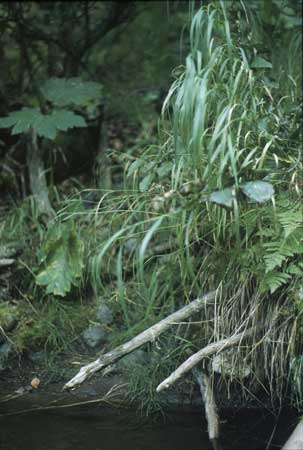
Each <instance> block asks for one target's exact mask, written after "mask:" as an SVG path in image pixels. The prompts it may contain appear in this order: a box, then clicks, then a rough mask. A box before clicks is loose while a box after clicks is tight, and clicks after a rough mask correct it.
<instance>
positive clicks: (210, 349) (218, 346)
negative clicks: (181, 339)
mask: <svg viewBox="0 0 303 450" xmlns="http://www.w3.org/2000/svg"><path fill="white" fill-rule="evenodd" d="M253 331H254V329H253V328H250V329H248V330H246V331H243V332H242V333H239V334H235V335H234V336H231V337H228V338H226V339H222V340H221V341H218V342H213V343H212V344H209V345H207V346H206V347H204V348H202V350H200V351H198V352H197V353H194V354H193V355H192V356H191V357H190V358H188V359H187V360H186V361H184V363H183V364H181V366H179V367H178V368H177V369H176V370H175V371H174V372H173V373H171V374H170V376H169V377H168V378H166V379H165V380H164V381H162V383H160V384H159V386H158V387H157V392H160V391H163V390H164V389H167V388H169V387H170V386H171V385H172V384H174V383H175V382H176V381H177V380H179V378H181V377H182V376H183V375H184V374H185V373H186V372H188V371H189V370H191V369H192V368H193V367H195V366H196V365H197V364H198V363H199V362H200V361H201V360H202V359H204V358H207V357H209V356H212V355H213V354H215V353H219V352H222V351H223V350H226V349H228V348H230V347H234V346H235V345H237V344H239V342H241V341H242V339H244V338H246V337H248V336H250V335H251V334H252V332H253Z"/></svg>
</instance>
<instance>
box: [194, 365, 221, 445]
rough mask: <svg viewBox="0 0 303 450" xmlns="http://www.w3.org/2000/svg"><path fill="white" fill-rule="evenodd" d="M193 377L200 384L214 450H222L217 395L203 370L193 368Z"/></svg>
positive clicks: (209, 435)
mask: <svg viewBox="0 0 303 450" xmlns="http://www.w3.org/2000/svg"><path fill="white" fill-rule="evenodd" d="M193 375H194V377H195V379H196V381H197V383H198V384H199V387H200V392H201V396H202V399H203V403H204V408H205V415H206V420H207V429H208V437H209V440H210V442H211V444H212V447H213V449H214V450H219V449H220V442H219V434H220V420H219V415H218V409H217V405H216V400H215V395H214V392H213V388H212V385H211V382H210V379H209V376H208V375H207V373H206V372H205V371H203V370H198V369H197V368H196V367H194V368H193Z"/></svg>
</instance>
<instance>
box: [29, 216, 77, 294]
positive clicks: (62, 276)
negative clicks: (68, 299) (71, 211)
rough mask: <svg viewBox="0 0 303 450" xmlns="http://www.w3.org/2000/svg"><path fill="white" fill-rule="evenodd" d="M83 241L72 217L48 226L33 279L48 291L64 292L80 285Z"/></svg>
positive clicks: (54, 292)
mask: <svg viewBox="0 0 303 450" xmlns="http://www.w3.org/2000/svg"><path fill="white" fill-rule="evenodd" d="M83 251H84V244H83V241H82V240H80V239H79V237H78V235H77V233H76V230H75V227H74V225H73V224H72V222H71V221H69V222H66V223H63V224H59V225H58V224H57V225H54V226H52V227H51V229H50V230H49V232H48V234H47V236H46V237H45V241H44V243H43V245H42V249H41V251H40V258H39V263H40V270H39V273H38V275H37V276H36V283H37V284H38V285H41V286H47V288H46V292H47V293H48V294H54V295H60V296H62V297H63V296H65V295H66V294H67V293H68V292H70V290H71V286H72V285H74V286H79V282H80V280H81V275H82V270H83Z"/></svg>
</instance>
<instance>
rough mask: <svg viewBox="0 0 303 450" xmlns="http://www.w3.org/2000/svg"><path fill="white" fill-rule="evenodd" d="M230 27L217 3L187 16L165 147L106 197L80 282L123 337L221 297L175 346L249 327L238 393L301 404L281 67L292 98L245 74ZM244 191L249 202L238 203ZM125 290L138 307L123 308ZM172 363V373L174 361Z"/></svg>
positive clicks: (295, 214) (296, 182) (258, 72)
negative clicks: (204, 299) (207, 296)
mask: <svg viewBox="0 0 303 450" xmlns="http://www.w3.org/2000/svg"><path fill="white" fill-rule="evenodd" d="M245 6H247V5H246V3H245ZM247 7H248V6H247ZM239 11H240V12H239ZM244 13H245V8H244V9H243V10H239V8H238V9H237V11H236V14H244ZM233 14H235V12H234V11H233V9H232V8H231V9H229V8H228V7H227V6H226V4H225V3H224V2H220V3H218V2H216V3H214V4H211V5H209V6H208V7H202V8H200V9H199V10H198V11H197V13H196V14H195V15H194V16H193V18H192V22H191V28H190V52H189V54H188V56H187V58H186V64H185V66H184V67H182V68H180V69H179V71H178V76H177V79H176V81H175V82H174V84H173V85H172V87H171V89H170V91H169V93H168V96H167V98H166V101H165V104H164V116H163V128H162V136H164V142H163V145H162V146H161V147H158V148H157V147H156V146H152V147H150V148H148V149H147V150H146V151H145V152H143V154H142V155H140V156H139V157H138V158H137V159H134V160H132V162H130V163H129V164H128V165H127V166H126V169H125V189H124V190H123V191H120V192H107V193H104V195H102V197H101V200H100V202H99V204H98V207H97V208H96V209H95V211H94V215H93V216H92V217H93V225H92V230H93V236H94V237H93V240H94V244H95V243H96V244H97V246H96V247H95V248H94V252H92V254H91V256H92V258H91V260H90V274H91V282H92V285H93V286H94V289H95V291H96V292H100V291H102V289H104V284H105V282H110V283H111V285H112V288H113V292H115V293H116V301H117V303H119V305H120V307H121V311H122V313H123V317H124V323H125V324H126V327H127V328H128V329H131V327H132V326H133V325H134V324H135V323H138V321H139V322H140V321H143V320H146V318H147V317H152V318H156V317H157V318H158V319H159V318H161V317H162V316H164V315H167V314H169V312H170V311H172V310H173V309H176V308H178V307H179V306H181V305H182V304H184V302H187V301H188V300H191V299H193V298H195V296H197V295H199V294H201V292H206V291H209V290H212V289H218V288H219V292H220V296H219V300H218V304H217V306H216V311H215V315H214V316H212V317H205V316H204V315H202V317H200V318H199V320H201V321H202V322H203V325H201V326H200V328H199V330H198V331H197V330H196V329H194V328H191V325H188V327H187V328H186V330H182V331H183V333H185V335H183V336H182V338H183V339H185V341H184V342H188V341H189V342H192V343H193V345H194V346H197V347H198V348H199V347H200V346H201V345H205V344H206V343H207V342H211V341H214V340H219V339H222V338H223V337H226V336H230V335H232V334H233V333H235V332H237V331H239V330H243V329H245V328H248V327H250V326H255V327H256V334H255V336H254V339H253V342H252V344H251V345H249V346H246V347H243V346H241V348H239V349H238V351H235V352H234V356H233V361H234V363H235V364H238V365H240V364H241V361H243V358H244V359H245V360H248V361H249V364H250V381H249V385H250V386H255V385H256V384H257V385H258V386H260V387H261V386H262V387H263V388H264V387H265V390H266V391H267V393H269V394H270V395H271V396H272V399H273V400H276V399H279V400H280V401H281V402H282V401H289V398H288V397H287V396H289V397H290V398H291V400H290V401H292V402H294V403H295V404H299V403H300V402H301V401H302V397H300V395H301V394H300V392H302V387H301V386H299V387H298V383H299V384H300V381H299V379H300V377H299V376H298V370H300V369H299V367H301V365H300V363H299V361H300V358H301V354H302V334H301V329H302V313H301V312H300V311H302V308H301V303H302V296H301V294H299V293H300V292H301V291H300V286H301V284H302V281H303V267H302V262H301V259H302V252H303V250H302V249H303V245H302V243H303V233H302V214H303V212H302V205H301V196H302V161H301V158H300V150H299V146H300V139H301V135H300V125H299V123H300V117H301V116H300V114H301V112H300V98H299V97H298V95H297V94H298V89H297V82H298V77H297V75H295V74H292V72H291V71H290V70H291V67H293V65H289V64H288V65H286V66H283V67H282V68H281V70H283V71H289V72H288V76H289V77H291V78H292V86H293V87H294V86H295V88H294V89H292V88H290V87H289V84H285V83H282V81H281V80H280V78H279V72H278V69H277V68H275V71H274V70H273V69H272V64H271V62H270V61H267V60H265V58H263V56H261V55H260V56H259V55H257V56H258V57H259V59H258V60H257V61H256V54H255V53H253V52H250V51H248V50H247V49H248V41H247V39H246V40H245V37H243V35H241V34H239V33H238V34H237V30H234V29H233V27H232V26H231V25H230V23H231V21H232V18H233V17H234V16H233ZM241 20H242V19H241ZM245 20H246V19H245ZM247 20H248V15H247ZM263 44H264V48H266V45H267V44H266V42H264V43H263ZM296 48H297V51H299V46H298V47H296ZM276 51H277V52H278V51H279V47H278V46H277V49H276ZM293 51H294V54H293V57H294V58H295V55H296V53H295V50H294V48H293ZM260 58H261V59H260ZM262 61H263V62H262ZM264 61H265V62H264ZM266 62H267V63H268V64H266ZM275 64H276V62H275ZM281 64H282V61H281ZM275 67H277V66H275ZM254 183H256V186H258V189H259V188H260V191H259V192H258V193H257V192H256V191H254V192H253V193H252V192H251V191H250V189H251V188H252V186H254ZM263 188H264V190H263V191H262V189H263ZM253 189H254V188H253ZM266 190H267V191H266ZM261 191H262V195H261V197H260V192H261ZM266 192H267V193H266ZM268 192H270V195H268ZM265 194H266V195H265ZM263 195H264V196H263ZM262 196H263V197H262ZM104 230H106V231H104ZM106 233H108V237H107V238H106ZM99 236H100V239H99ZM92 247H93V245H92V246H91V248H92ZM115 268H116V269H115ZM129 283H130V284H132V285H133V286H136V292H137V294H135V295H134V292H132V294H131V295H128V293H127V289H128V286H129ZM134 299H135V300H134ZM134 311H136V313H134ZM152 320H154V319H152ZM179 331H180V330H176V333H175V336H178V337H179V338H180V334H179ZM172 345H173V346H174V345H176V343H175V342H174V343H173V344H172ZM184 345H186V344H185V343H184ZM178 348H179V349H180V346H178ZM172 360H173V365H175V366H176V365H177V363H178V357H177V355H176V354H175V353H173V356H172ZM223 375H224V374H223ZM225 379H226V380H227V381H228V382H229V381H230V380H231V377H230V375H229V374H228V373H226V377H225ZM240 381H241V382H242V383H243V387H244V391H245V390H247V386H246V384H247V381H246V380H245V379H244V377H243V379H242V380H240ZM294 386H296V388H293V387H294ZM244 391H243V392H244ZM298 394H299V397H298Z"/></svg>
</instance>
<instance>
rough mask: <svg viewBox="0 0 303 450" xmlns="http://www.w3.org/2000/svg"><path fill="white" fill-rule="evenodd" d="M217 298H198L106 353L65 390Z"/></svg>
mask: <svg viewBox="0 0 303 450" xmlns="http://www.w3.org/2000/svg"><path fill="white" fill-rule="evenodd" d="M215 298H216V291H213V292H210V293H208V294H206V295H204V296H203V297H200V298H197V299H196V300H194V301H192V302H191V303H189V304H188V305H186V306H184V307H183V308H181V309H180V310H179V311H176V312H174V313H173V314H170V315H169V316H168V317H166V318H165V319H163V320H161V321H160V322H158V323H156V324H155V325H153V326H151V327H150V328H148V329H147V330H145V331H143V332H142V333H140V334H138V335H137V336H135V337H134V338H133V339H131V340H130V341H128V342H126V344H122V345H119V346H118V347H116V348H115V349H114V350H112V351H110V352H108V353H105V355H101V356H100V357H99V358H98V359H96V360H95V361H93V362H92V363H90V364H88V365H86V366H83V367H81V369H80V370H79V372H78V373H77V375H75V376H74V377H73V378H72V379H71V380H70V381H68V382H67V383H66V384H65V386H64V389H71V388H73V387H75V386H76V385H78V384H81V383H83V381H84V380H86V378H88V377H89V376H90V375H92V374H93V373H95V372H97V371H99V370H100V369H103V368H104V367H106V366H108V365H110V364H112V363H114V362H116V361H118V360H119V359H121V358H122V357H123V356H125V355H127V354H129V353H131V352H133V351H134V350H136V349H137V348H139V347H141V346H142V345H144V344H146V343H147V342H153V341H155V340H156V338H157V337H158V336H159V335H160V334H162V333H164V331H166V330H168V329H169V328H170V327H171V326H173V325H175V324H178V323H180V322H181V321H183V320H184V319H186V318H187V317H190V316H191V315H192V314H194V313H196V312H198V311H200V310H201V309H202V308H203V307H207V306H209V305H212V304H213V303H214V300H215Z"/></svg>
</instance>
